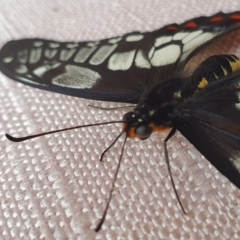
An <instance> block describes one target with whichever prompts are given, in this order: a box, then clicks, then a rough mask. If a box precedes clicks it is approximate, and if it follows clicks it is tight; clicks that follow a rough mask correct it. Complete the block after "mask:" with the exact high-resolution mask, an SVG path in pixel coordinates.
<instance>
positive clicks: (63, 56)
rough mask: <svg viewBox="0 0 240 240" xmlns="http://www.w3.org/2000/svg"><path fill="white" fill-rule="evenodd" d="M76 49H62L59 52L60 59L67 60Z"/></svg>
mask: <svg viewBox="0 0 240 240" xmlns="http://www.w3.org/2000/svg"><path fill="white" fill-rule="evenodd" d="M75 51H76V49H74V48H73V49H62V50H61V52H60V60H62V61H67V60H68V59H69V58H71V57H72V55H73V54H74V53H75Z"/></svg>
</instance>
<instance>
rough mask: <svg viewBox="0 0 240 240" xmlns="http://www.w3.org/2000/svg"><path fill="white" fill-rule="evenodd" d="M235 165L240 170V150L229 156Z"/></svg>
mask: <svg viewBox="0 0 240 240" xmlns="http://www.w3.org/2000/svg"><path fill="white" fill-rule="evenodd" d="M229 160H230V162H231V163H232V164H233V166H234V167H235V168H236V169H237V170H238V171H239V172H240V152H239V151H236V152H235V153H234V154H232V157H230V158H229Z"/></svg>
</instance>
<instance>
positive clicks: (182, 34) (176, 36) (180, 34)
mask: <svg viewBox="0 0 240 240" xmlns="http://www.w3.org/2000/svg"><path fill="white" fill-rule="evenodd" d="M188 34H189V32H178V33H176V34H174V35H173V40H182V39H183V38H184V37H186V36H187V35H188Z"/></svg>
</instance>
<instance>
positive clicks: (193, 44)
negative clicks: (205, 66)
mask: <svg viewBox="0 0 240 240" xmlns="http://www.w3.org/2000/svg"><path fill="white" fill-rule="evenodd" d="M215 35H216V34H212V33H203V34H201V35H200V36H198V37H196V38H194V39H193V40H191V41H189V42H188V43H186V44H185V45H184V47H183V52H187V51H189V50H193V49H195V48H197V47H198V46H200V45H201V44H203V43H205V42H207V41H209V40H210V39H212V38H213V37H214V36H215Z"/></svg>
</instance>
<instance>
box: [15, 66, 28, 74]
mask: <svg viewBox="0 0 240 240" xmlns="http://www.w3.org/2000/svg"><path fill="white" fill-rule="evenodd" d="M15 71H16V72H17V73H19V74H24V73H26V72H27V71H28V69H27V66H26V65H23V64H21V65H19V66H17V67H16V68H15Z"/></svg>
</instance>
